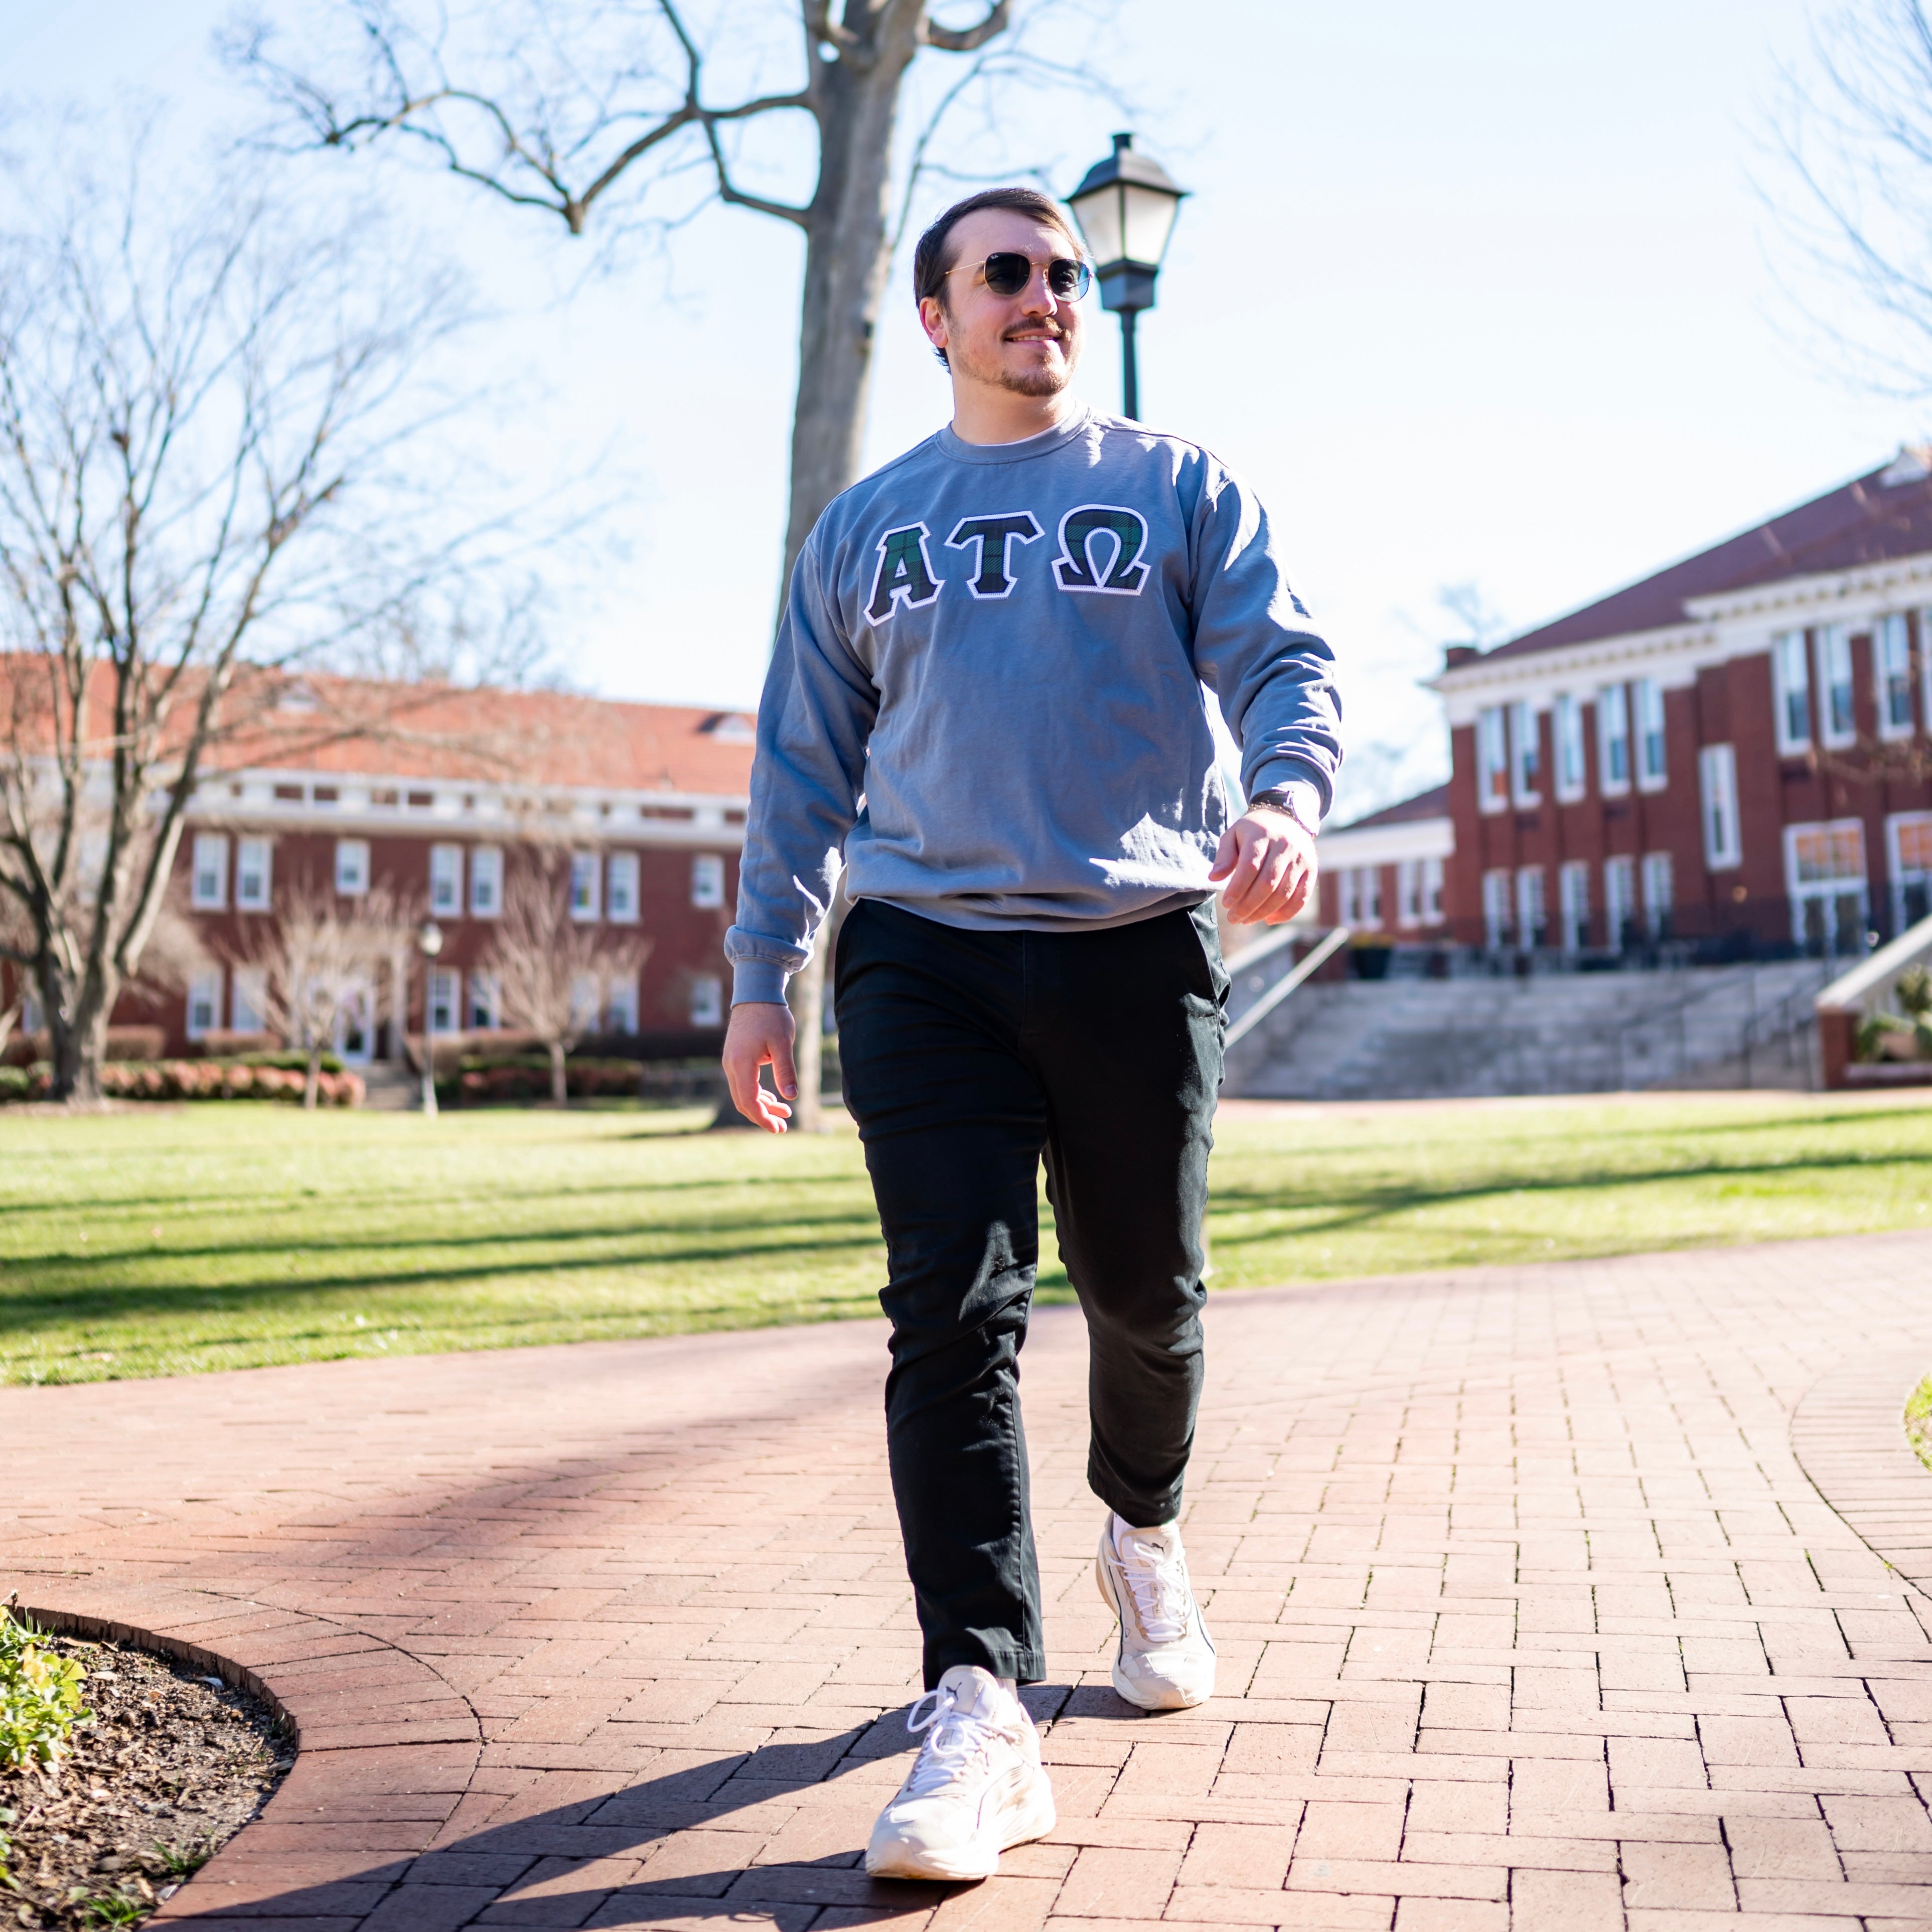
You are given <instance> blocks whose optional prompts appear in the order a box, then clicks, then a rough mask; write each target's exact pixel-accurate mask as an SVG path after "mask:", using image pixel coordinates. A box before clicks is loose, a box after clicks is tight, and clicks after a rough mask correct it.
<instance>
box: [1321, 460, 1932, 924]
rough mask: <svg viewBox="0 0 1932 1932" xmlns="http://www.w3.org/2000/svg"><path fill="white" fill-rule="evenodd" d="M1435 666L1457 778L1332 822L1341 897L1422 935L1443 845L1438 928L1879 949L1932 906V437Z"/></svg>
mask: <svg viewBox="0 0 1932 1932" xmlns="http://www.w3.org/2000/svg"><path fill="white" fill-rule="evenodd" d="M1432 682H1433V688H1435V689H1436V691H1439V692H1440V693H1441V694H1442V699H1443V702H1444V706H1445V712H1446V714H1447V721H1448V727H1449V733H1450V745H1451V767H1452V775H1451V780H1450V782H1449V784H1448V788H1447V796H1446V800H1444V799H1442V798H1441V797H1440V796H1439V794H1436V793H1431V794H1429V795H1428V796H1427V799H1416V800H1411V801H1408V802H1406V804H1405V805H1400V806H1397V807H1395V808H1392V809H1391V811H1386V812H1383V813H1381V814H1376V816H1375V817H1373V818H1371V819H1368V820H1363V821H1361V823H1358V824H1357V825H1355V826H1348V827H1344V828H1342V829H1340V830H1339V831H1337V832H1332V833H1331V834H1329V835H1327V837H1325V839H1324V841H1323V850H1324V856H1325V862H1326V863H1327V865H1328V867H1329V868H1330V871H1329V876H1328V878H1327V879H1326V880H1325V883H1324V885H1323V887H1322V918H1323V919H1325V921H1327V922H1336V921H1340V922H1344V923H1347V924H1349V925H1352V926H1358V927H1363V928H1366V929H1370V930H1375V929H1381V930H1383V931H1385V932H1388V933H1389V934H1390V935H1391V937H1393V938H1397V939H1400V938H1403V937H1405V936H1406V935H1405V934H1404V932H1403V917H1402V913H1403V912H1404V911H1405V910H1409V909H1410V906H1409V900H1408V899H1407V898H1405V897H1404V896H1403V890H1404V889H1403V886H1402V885H1401V883H1400V880H1401V879H1402V878H1403V877H1404V876H1406V874H1403V871H1402V870H1401V868H1403V866H1404V865H1409V866H1411V867H1413V866H1415V865H1420V864H1421V863H1423V862H1425V861H1426V860H1427V859H1429V858H1430V856H1439V858H1440V859H1441V862H1442V865H1443V868H1444V891H1443V904H1442V915H1443V916H1442V920H1441V922H1440V925H1439V927H1436V928H1434V929H1431V930H1430V931H1427V932H1423V931H1420V930H1417V929H1415V927H1414V925H1413V922H1411V930H1412V932H1413V934H1414V936H1415V937H1417V938H1430V939H1438V940H1448V941H1452V942H1454V943H1455V944H1459V945H1463V946H1469V947H1481V948H1484V949H1487V950H1491V951H1499V950H1514V951H1532V950H1541V951H1547V952H1550V953H1556V954H1568V955H1572V956H1595V957H1597V958H1599V959H1607V958H1608V957H1609V956H1612V955H1615V954H1619V953H1627V952H1628V951H1630V950H1632V949H1634V948H1638V947H1653V946H1655V945H1657V944H1674V945H1676V946H1677V947H1680V948H1682V949H1683V950H1686V951H1688V953H1690V954H1691V956H1693V957H1695V958H1700V959H1736V958H1746V957H1775V956H1780V955H1784V954H1789V953H1791V952H1793V951H1794V950H1799V951H1805V952H1810V953H1833V954H1839V955H1843V954H1846V953H1856V952H1859V951H1861V950H1863V949H1864V947H1865V946H1866V945H1867V944H1868V943H1869V936H1870V935H1872V934H1873V933H1876V934H1879V935H1891V934H1892V933H1894V932H1897V931H1899V930H1900V929H1902V928H1903V926H1906V925H1908V924H1909V923H1911V922H1913V921H1914V920H1916V919H1920V918H1922V917H1924V916H1925V914H1926V913H1927V911H1928V910H1932V896H1928V895H1932V736H1928V728H1927V727H1928V724H1932V452H1921V451H1917V450H1912V449H1907V450H1903V451H1901V452H1900V454H1899V455H1898V456H1897V458H1895V459H1894V460H1893V461H1891V463H1888V464H1887V465H1885V466H1884V467H1883V468H1882V469H1876V470H1873V471H1872V472H1870V474H1868V475H1864V476H1861V477H1860V478H1858V479H1857V480H1856V481H1853V482H1851V483H1848V484H1845V485H1843V487H1841V488H1838V489H1835V490H1830V491H1829V492H1827V493H1826V494H1825V495H1823V496H1819V497H1817V498H1815V499H1813V500H1812V501H1811V502H1808V503H1805V504H1802V505H1799V507H1798V508H1796V509H1793V510H1790V511H1787V512H1785V513H1784V514H1782V515H1780V516H1777V517H1772V519H1770V520H1769V521H1768V522H1766V523H1760V524H1759V525H1758V526H1756V527H1755V528H1754V529H1749V530H1747V531H1745V532H1743V533H1742V535H1738V536H1734V537H1732V538H1729V539H1728V540H1727V541H1724V542H1723V543H1721V544H1717V545H1715V547H1712V548H1711V549H1709V550H1702V551H1700V552H1699V553H1697V554H1696V555H1695V556H1691V557H1688V558H1687V559H1685V560H1683V561H1682V562H1679V563H1675V564H1673V565H1670V566H1669V567H1668V568H1666V569H1664V570H1661V571H1658V572H1657V573H1656V574H1655V575H1653V576H1651V577H1646V578H1644V579H1643V580H1642V581H1641V582H1640V583H1634V584H1632V585H1631V586H1628V588H1627V589H1622V590H1619V591H1618V592H1615V593H1614V594H1613V595H1610V596H1608V597H1606V598H1601V599H1600V600H1598V601H1597V602H1595V603H1594V604H1589V605H1587V606H1586V607H1584V608H1583V609H1582V610H1577V611H1574V612H1573V613H1571V614H1570V615H1569V616H1565V617H1562V618H1559V619H1558V620H1557V621H1556V622H1554V623H1551V624H1547V625H1543V626H1541V627H1540V628H1538V629H1536V630H1534V631H1528V632H1526V633H1525V634H1523V636H1521V637H1515V638H1513V639H1511V640H1510V641H1509V642H1508V643H1505V644H1502V645H1500V646H1498V647H1497V648H1496V649H1493V650H1490V651H1487V652H1479V651H1478V650H1476V649H1474V648H1472V647H1467V646H1452V647H1451V649H1450V650H1449V652H1448V661H1447V662H1446V663H1445V666H1444V667H1443V669H1442V671H1441V672H1440V673H1439V674H1438V675H1437V676H1436V678H1435V679H1433V681H1432ZM1445 805H1446V812H1445ZM1445 817H1446V820H1447V825H1446V832H1447V835H1448V849H1447V850H1442V849H1441V847H1442V842H1443V838H1444V834H1445V823H1444V820H1445ZM1404 826H1407V827H1408V828H1409V829H1408V831H1407V832H1404V831H1403V829H1402V828H1403V827H1404ZM1358 847H1359V848H1360V849H1359V850H1358V849H1357V848H1358ZM1411 848H1413V849H1411ZM1370 869H1372V870H1373V871H1374V873H1375V874H1376V877H1375V879H1374V881H1373V887H1372V886H1371V885H1370V883H1369V882H1368V880H1367V878H1366V877H1365V876H1364V874H1365V872H1366V871H1368V870H1370ZM1351 913H1353V914H1354V915H1355V916H1353V917H1351V916H1350V915H1351Z"/></svg>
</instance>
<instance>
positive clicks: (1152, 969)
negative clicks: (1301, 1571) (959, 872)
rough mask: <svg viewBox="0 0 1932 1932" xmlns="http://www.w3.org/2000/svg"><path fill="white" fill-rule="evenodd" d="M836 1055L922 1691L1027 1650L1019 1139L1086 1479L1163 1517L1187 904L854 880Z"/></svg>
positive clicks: (1194, 1213)
mask: <svg viewBox="0 0 1932 1932" xmlns="http://www.w3.org/2000/svg"><path fill="white" fill-rule="evenodd" d="M836 985H837V999H838V1054H839V1065H840V1067H841V1070H842V1072H843V1076H844V1090H845V1100H846V1104H847V1106H849V1107H850V1109H851V1111H852V1115H853V1118H854V1119H855V1120H856V1121H857V1122H858V1124H859V1135H860V1137H861V1139H862V1140H863V1142H864V1143H865V1165H866V1167H867V1169H868V1171H869V1172H870V1173H871V1177H872V1189H873V1193H874V1196H876V1198H877V1202H878V1205H879V1220H880V1226H882V1228H883V1230H884V1232H885V1238H886V1257H887V1262H888V1265H889V1276H890V1280H889V1283H888V1285H887V1286H886V1289H884V1291H883V1292H882V1293H881V1295H880V1301H881V1302H882V1303H883V1304H884V1307H885V1310H886V1314H887V1315H889V1316H890V1317H891V1318H892V1370H891V1373H889V1376H887V1378H886V1439H887V1447H888V1450H889V1457H890V1461H891V1466H892V1493H893V1495H894V1496H895V1499H897V1502H898V1512H899V1523H900V1527H901V1530H902V1531H903V1532H904V1537H905V1548H906V1567H907V1570H908V1571H910V1574H911V1577H912V1583H913V1595H914V1597H915V1599H916V1602H917V1605H918V1609H919V1628H920V1630H921V1631H922V1633H923V1634H924V1637H925V1664H926V1685H927V1687H928V1688H931V1687H932V1685H935V1684H936V1683H938V1681H939V1679H940V1677H941V1675H942V1674H943V1673H944V1672H945V1671H947V1670H950V1668H951V1667H953V1665H954V1664H981V1665H983V1666H984V1667H985V1668H986V1669H987V1670H990V1671H992V1673H994V1675H995V1676H1001V1677H1015V1678H1018V1679H1021V1680H1022V1682H1031V1681H1033V1680H1034V1679H1038V1678H1039V1677H1040V1676H1042V1675H1043V1673H1044V1671H1045V1670H1046V1658H1045V1652H1044V1649H1043V1641H1042V1637H1041V1628H1040V1577H1039V1571H1038V1568H1037V1565H1036V1563H1035V1560H1034V1544H1033V1528H1032V1524H1031V1521H1030V1520H1029V1517H1028V1503H1027V1458H1026V1439H1025V1434H1024V1433H1023V1431H1022V1427H1021V1424H1020V1406H1019V1352H1020V1346H1021V1344H1022V1343H1023V1342H1024V1341H1025V1338H1026V1325H1027V1312H1028V1306H1029V1304H1030V1303H1031V1300H1032V1297H1033V1289H1034V1272H1035V1268H1036V1265H1037V1262H1038V1260H1039V1253H1040V1245H1039V1244H1040V1231H1039V1220H1038V1214H1037V1199H1038V1197H1037V1193H1036V1188H1037V1176H1038V1173H1039V1166H1040V1157H1041V1156H1042V1154H1044V1155H1045V1157H1046V1178H1047V1195H1048V1198H1049V1199H1050V1200H1051V1201H1052V1204H1053V1211H1054V1216H1055V1221H1056V1223H1057V1224H1058V1229H1059V1234H1060V1252H1061V1258H1062V1259H1064V1261H1065V1262H1066V1264H1067V1274H1068V1277H1069V1278H1070V1280H1072V1282H1073V1286H1074V1288H1075V1289H1076V1292H1078V1294H1079V1297H1080V1304H1081V1307H1082V1309H1083V1310H1085V1313H1086V1316H1087V1324H1088V1335H1089V1340H1090V1346H1091V1356H1092V1370H1091V1379H1090V1382H1089V1385H1088V1408H1089V1412H1090V1415H1091V1426H1092V1439H1091V1449H1090V1451H1089V1454H1088V1481H1090V1482H1091V1484H1092V1485H1093V1487H1094V1493H1096V1494H1097V1496H1099V1497H1100V1500H1101V1501H1102V1502H1104V1503H1106V1505H1108V1506H1109V1508H1112V1509H1115V1510H1117V1511H1118V1512H1119V1513H1120V1514H1121V1516H1122V1517H1125V1518H1126V1519H1127V1521H1128V1522H1130V1523H1133V1524H1135V1525H1136V1526H1142V1525H1148V1524H1153V1523H1165V1522H1167V1521H1168V1520H1170V1519H1171V1518H1172V1517H1173V1516H1175V1514H1176V1513H1177V1512H1178V1509H1179V1507H1180V1502H1181V1477H1182V1475H1183V1472H1184V1471H1185V1470H1186V1469H1187V1457H1188V1452H1189V1451H1190V1448H1192V1447H1193V1440H1194V1415H1195V1410H1196V1406H1198V1404H1199V1400H1200V1394H1201V1376H1202V1360H1201V1349H1202V1343H1201V1321H1200V1312H1201V1304H1202V1301H1203V1299H1204V1298H1205V1294H1204V1291H1203V1289H1202V1285H1201V1265H1202V1259H1201V1244H1200V1234H1201V1216H1202V1209H1203V1208H1204V1207H1205V1204H1206V1200H1207V1191H1208V1150H1209V1148H1210V1147H1211V1145H1212V1144H1213V1142H1212V1136H1211V1123H1212V1121H1213V1118H1214V1097H1215V1093H1216V1091H1217V1088H1219V1086H1220V1079H1221V1036H1222V1033H1223V1016H1222V1007H1223V1004H1224V1002H1225V1001H1226V996H1227V986H1228V977H1227V974H1226V972H1225V971H1223V968H1222V965H1221V953H1220V943H1219V941H1218V940H1217V937H1216V934H1215V929H1214V909H1213V906H1212V904H1207V905H1205V906H1202V907H1197V908H1196V910H1194V911H1193V913H1188V912H1185V911H1179V912H1172V913H1163V914H1162V915H1160V916H1158V917H1157V918H1154V919H1146V920H1143V921H1142V922H1140V923H1139V924H1138V925H1134V926H1116V927H1113V928H1112V929H1109V930H1106V931H1104V932H1084V933H1083V932H1071V933H1061V932H1055V933H1043V932H961V931H959V930H957V929H955V928H953V927H951V926H941V925H938V924H937V923H936V922H934V921H932V920H931V919H921V918H919V917H917V916H916V915H914V914H913V913H907V912H901V911H900V910H898V909H897V908H896V907H891V906H885V905H880V904H877V903H874V902H872V901H860V902H859V904H858V905H857V906H856V907H854V908H853V910H852V912H851V913H850V916H848V917H847V919H846V922H845V926H844V931H843V932H841V935H840V936H839V941H838V965H837V980H836Z"/></svg>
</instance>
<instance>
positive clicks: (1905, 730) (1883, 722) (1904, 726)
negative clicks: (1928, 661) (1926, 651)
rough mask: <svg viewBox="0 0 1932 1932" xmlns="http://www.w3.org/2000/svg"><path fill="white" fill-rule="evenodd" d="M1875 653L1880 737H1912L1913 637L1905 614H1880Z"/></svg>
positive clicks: (1874, 646)
mask: <svg viewBox="0 0 1932 1932" xmlns="http://www.w3.org/2000/svg"><path fill="white" fill-rule="evenodd" d="M1872 656H1873V664H1874V666H1875V667H1876V672H1877V676H1878V732H1879V736H1880V737H1881V738H1909V737H1910V736H1912V640H1911V638H1910V637H1909V636H1908V635H1907V634H1906V628H1905V613H1904V612H1903V611H1902V610H1894V612H1893V613H1891V616H1888V617H1881V618H1880V619H1879V620H1878V622H1877V625H1876V626H1875V628H1873V632H1872Z"/></svg>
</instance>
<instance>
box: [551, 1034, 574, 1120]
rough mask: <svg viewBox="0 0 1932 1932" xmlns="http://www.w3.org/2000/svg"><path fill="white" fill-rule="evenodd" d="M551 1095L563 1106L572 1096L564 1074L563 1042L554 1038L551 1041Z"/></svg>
mask: <svg viewBox="0 0 1932 1932" xmlns="http://www.w3.org/2000/svg"><path fill="white" fill-rule="evenodd" d="M550 1098H551V1099H552V1100H553V1101H555V1102H556V1104H557V1105H558V1106H559V1107H561V1106H564V1105H565V1103H567V1102H568V1100H569V1098H570V1088H569V1085H568V1082H566V1081H565V1079H564V1075H563V1042H562V1040H552V1041H551V1042H550Z"/></svg>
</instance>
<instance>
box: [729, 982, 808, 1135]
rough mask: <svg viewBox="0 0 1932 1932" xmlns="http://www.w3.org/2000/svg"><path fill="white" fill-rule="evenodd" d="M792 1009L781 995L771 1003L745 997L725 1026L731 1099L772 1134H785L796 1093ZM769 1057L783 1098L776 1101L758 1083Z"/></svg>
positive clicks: (750, 1118)
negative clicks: (761, 1068) (788, 1102)
mask: <svg viewBox="0 0 1932 1932" xmlns="http://www.w3.org/2000/svg"><path fill="white" fill-rule="evenodd" d="M791 1042H792V1018H791V1009H790V1007H787V1005H785V1004H784V1002H783V1001H777V1002H775V1003H773V1004H766V1002H765V1001H762V1000H756V1001H746V1002H745V1004H744V1005H742V1006H739V1007H733V1008H732V1009H731V1021H730V1025H728V1026H727V1028H725V1029H724V1079H725V1083H726V1085H728V1086H729V1087H730V1089H731V1099H732V1101H733V1104H734V1105H735V1106H736V1108H737V1109H738V1111H739V1113H741V1114H742V1115H744V1117H745V1119H746V1120H748V1121H753V1122H754V1123H756V1124H757V1125H758V1126H759V1127H763V1129H764V1130H765V1131H766V1133H768V1134H781V1133H784V1130H785V1123H786V1121H788V1120H790V1118H791V1109H790V1108H789V1107H788V1106H786V1105H785V1101H786V1100H796V1099H797V1097H798V1073H797V1070H796V1068H794V1067H793V1065H792V1060H791ZM766 1061H770V1063H771V1068H772V1079H774V1080H775V1081H776V1082H778V1091H779V1093H780V1094H782V1095H783V1096H784V1099H783V1100H773V1099H772V1097H771V1095H770V1094H769V1093H767V1092H766V1091H765V1089H764V1088H763V1087H762V1086H760V1085H759V1084H758V1069H759V1068H760V1067H763V1065H764V1064H765V1063H766Z"/></svg>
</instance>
